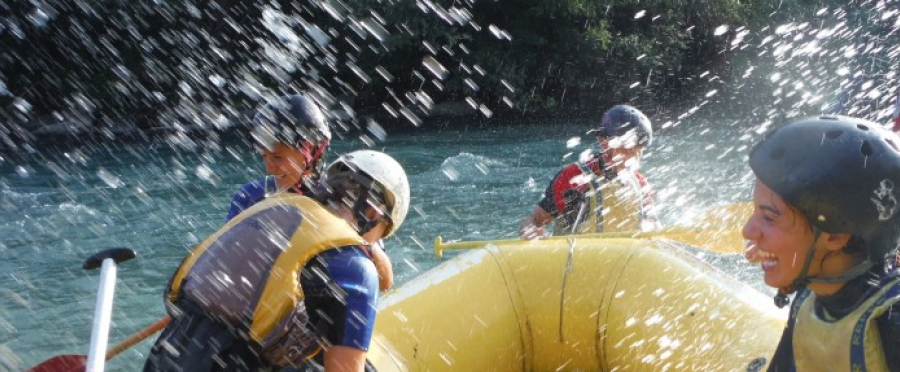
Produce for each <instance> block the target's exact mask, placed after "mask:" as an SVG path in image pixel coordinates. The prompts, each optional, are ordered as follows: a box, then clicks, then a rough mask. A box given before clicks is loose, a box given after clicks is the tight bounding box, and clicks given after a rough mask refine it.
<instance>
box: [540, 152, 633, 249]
mask: <svg viewBox="0 0 900 372" xmlns="http://www.w3.org/2000/svg"><path fill="white" fill-rule="evenodd" d="M577 164H578V167H579V168H581V176H580V177H582V178H583V181H584V182H585V183H587V185H588V190H587V192H586V193H585V198H586V199H587V200H588V202H587V203H585V204H584V205H582V206H581V208H582V210H581V211H579V213H578V217H577V220H576V221H575V224H576V226H575V228H574V229H572V230H569V229H571V227H568V229H567V228H566V226H565V224H564V223H562V221H560V220H557V222H556V226H555V228H554V232H555V235H565V234H570V233H574V234H591V233H600V232H618V231H637V230H640V228H641V220H642V219H643V216H644V214H645V212H646V211H644V210H643V209H644V193H643V191H642V190H641V182H640V180H639V179H638V177H637V175H636V174H635V172H632V171H623V172H619V173H618V174H617V175H616V176H615V178H613V179H607V178H606V177H604V176H603V175H598V174H596V173H594V171H593V170H591V168H590V167H589V166H588V165H587V164H586V163H585V162H578V163H577Z"/></svg>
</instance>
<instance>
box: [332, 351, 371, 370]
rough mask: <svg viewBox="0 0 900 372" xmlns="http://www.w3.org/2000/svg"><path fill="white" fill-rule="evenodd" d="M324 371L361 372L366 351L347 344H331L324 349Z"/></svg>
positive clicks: (364, 364)
mask: <svg viewBox="0 0 900 372" xmlns="http://www.w3.org/2000/svg"><path fill="white" fill-rule="evenodd" d="M324 362H325V372H362V371H363V370H364V368H365V366H366V351H365V350H360V349H357V348H352V347H348V346H332V347H330V348H328V350H325V360H324Z"/></svg>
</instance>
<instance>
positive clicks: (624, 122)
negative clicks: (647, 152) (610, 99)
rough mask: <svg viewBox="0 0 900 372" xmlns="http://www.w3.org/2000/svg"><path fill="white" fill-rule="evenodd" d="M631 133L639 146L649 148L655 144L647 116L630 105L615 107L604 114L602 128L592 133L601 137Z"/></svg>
mask: <svg viewBox="0 0 900 372" xmlns="http://www.w3.org/2000/svg"><path fill="white" fill-rule="evenodd" d="M631 131H634V134H635V135H636V136H637V138H636V139H637V142H636V144H637V145H641V146H649V145H650V143H651V142H653V127H651V125H650V119H648V118H647V115H644V113H643V112H641V110H638V109H636V108H634V107H632V106H629V105H615V106H613V107H612V108H610V109H609V110H606V112H605V113H603V119H601V120H600V127H599V128H597V129H595V130H592V131H591V132H592V133H595V134H597V136H600V137H619V136H623V135H626V134H628V133H629V132H631Z"/></svg>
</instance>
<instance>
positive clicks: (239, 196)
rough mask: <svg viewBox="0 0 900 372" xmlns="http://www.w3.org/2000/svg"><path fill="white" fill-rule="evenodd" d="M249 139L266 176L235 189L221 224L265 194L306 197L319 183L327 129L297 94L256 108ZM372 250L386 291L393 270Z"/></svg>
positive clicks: (378, 246) (379, 249)
mask: <svg viewBox="0 0 900 372" xmlns="http://www.w3.org/2000/svg"><path fill="white" fill-rule="evenodd" d="M250 134H251V137H252V138H253V142H254V143H255V145H256V146H257V147H258V148H259V151H260V152H261V153H262V158H263V164H264V165H265V167H266V173H267V174H268V175H267V176H265V177H263V178H259V179H256V180H253V181H250V182H248V183H246V184H244V185H242V186H241V187H240V189H238V191H237V192H236V193H235V194H234V197H233V198H232V200H231V207H230V209H229V210H228V215H227V216H226V217H225V221H226V222H227V221H229V220H231V219H232V218H234V216H237V215H238V214H239V213H241V212H242V211H243V210H245V209H247V208H250V207H251V206H252V205H254V204H256V203H258V202H259V201H260V200H263V199H264V198H265V197H266V196H269V195H274V194H276V193H279V192H289V193H295V194H300V195H310V193H311V192H312V188H313V187H314V186H315V185H316V184H317V183H318V182H319V181H320V180H321V174H322V169H323V168H324V164H325V152H326V151H327V150H328V145H329V144H330V142H331V129H329V128H328V123H327V122H326V120H325V115H324V114H323V113H322V110H321V109H319V106H318V105H317V104H316V103H315V101H313V100H312V99H310V98H309V97H307V96H305V95H301V94H292V95H286V96H282V97H278V98H276V99H274V100H272V101H270V102H269V103H267V104H266V105H265V106H263V107H262V108H260V109H259V110H258V111H257V112H256V115H254V116H253V122H252V128H251V131H250ZM373 245H374V247H373V249H372V256H373V257H374V258H375V263H376V266H377V268H378V273H379V280H380V287H381V290H382V291H385V290H387V289H389V288H390V287H391V286H392V285H393V284H394V272H393V266H392V264H391V260H390V257H389V256H388V255H387V253H386V252H385V250H384V244H383V243H382V242H381V241H378V242H373Z"/></svg>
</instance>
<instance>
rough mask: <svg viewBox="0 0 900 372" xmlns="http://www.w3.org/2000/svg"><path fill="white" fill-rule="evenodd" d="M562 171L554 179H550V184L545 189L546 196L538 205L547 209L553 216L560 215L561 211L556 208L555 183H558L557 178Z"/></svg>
mask: <svg viewBox="0 0 900 372" xmlns="http://www.w3.org/2000/svg"><path fill="white" fill-rule="evenodd" d="M561 173H562V172H561V171H560V172H559V173H557V174H556V175H555V176H553V179H551V180H550V184H549V185H547V189H546V190H544V197H543V198H542V199H541V201H539V202H538V207H541V209H543V210H545V211H546V212H547V213H549V214H550V215H551V216H553V217H556V216H559V211H557V210H556V198H555V197H554V192H553V191H554V190H553V185H555V184H556V179H557V178H559V175H560V174H561Z"/></svg>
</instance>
